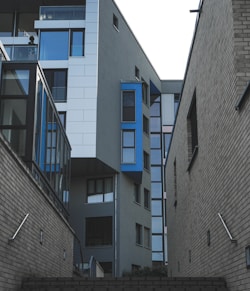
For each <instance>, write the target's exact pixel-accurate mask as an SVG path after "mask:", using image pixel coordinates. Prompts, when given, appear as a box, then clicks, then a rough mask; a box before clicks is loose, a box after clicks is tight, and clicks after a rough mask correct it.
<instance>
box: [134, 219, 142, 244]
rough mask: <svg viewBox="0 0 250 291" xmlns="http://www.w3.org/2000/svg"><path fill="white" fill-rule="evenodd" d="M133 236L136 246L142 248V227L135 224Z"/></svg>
mask: <svg viewBox="0 0 250 291" xmlns="http://www.w3.org/2000/svg"><path fill="white" fill-rule="evenodd" d="M135 234H136V235H135V242H136V245H137V246H143V237H142V225H141V224H139V223H136V224H135Z"/></svg>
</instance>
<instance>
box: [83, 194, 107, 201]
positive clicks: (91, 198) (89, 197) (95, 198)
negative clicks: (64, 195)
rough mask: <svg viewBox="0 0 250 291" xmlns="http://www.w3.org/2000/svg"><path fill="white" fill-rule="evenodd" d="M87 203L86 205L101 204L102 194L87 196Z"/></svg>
mask: <svg viewBox="0 0 250 291" xmlns="http://www.w3.org/2000/svg"><path fill="white" fill-rule="evenodd" d="M87 202H88V203H102V202H103V195H102V194H95V195H89V196H88V200H87Z"/></svg>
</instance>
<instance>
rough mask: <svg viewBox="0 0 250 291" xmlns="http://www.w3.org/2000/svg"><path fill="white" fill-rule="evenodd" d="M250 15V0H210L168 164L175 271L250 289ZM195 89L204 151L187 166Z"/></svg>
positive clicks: (171, 258)
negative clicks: (248, 257)
mask: <svg viewBox="0 0 250 291" xmlns="http://www.w3.org/2000/svg"><path fill="white" fill-rule="evenodd" d="M249 13H250V2H249V1H239V0H233V1H228V0H220V1H218V0H205V1H204V3H203V10H202V13H201V15H200V21H199V25H198V28H197V33H196V38H195V42H194V46H193V50H192V55H191V59H190V63H189V67H188V70H187V75H186V80H185V83H184V88H183V94H182V100H181V104H180V107H179V113H178V118H177V122H176V125H175V130H174V136H173V140H172V145H171V149H170V153H169V159H168V161H167V168H166V179H167V181H166V185H167V201H168V211H167V213H168V217H167V220H168V238H169V241H168V248H169V273H170V275H173V276H222V277H225V278H226V280H227V283H228V286H229V289H230V290H237V291H241V290H249V289H250V270H249V269H247V268H246V261H245V247H246V246H247V245H249V244H250V218H249V214H250V179H249V170H250V163H249V154H250V152H249V142H250V135H249V128H250V115H249V106H250V104H249V99H247V100H246V102H245V104H244V106H243V107H242V108H241V110H240V111H236V110H235V105H236V104H237V102H238V100H239V98H240V97H241V95H242V94H243V92H244V90H245V88H246V85H247V83H248V81H249V79H250V71H249V67H250V62H249V60H250V53H249V50H250V45H249V44H250V38H249V37H250V17H249ZM195 89H196V102H197V120H198V121H197V124H198V146H199V149H198V153H197V155H196V157H195V160H194V162H193V164H192V166H191V169H190V171H189V172H188V171H187V168H188V166H189V159H188V157H189V156H188V135H187V132H188V130H187V115H188V110H189V108H190V104H191V100H192V97H193V93H194V91H195ZM175 159H176V166H177V169H176V174H177V207H175V206H174V200H175V197H174V160H175ZM218 213H221V214H222V216H223V217H224V219H225V220H226V222H227V225H228V228H229V229H230V231H231V233H232V235H233V237H234V238H235V239H236V240H237V244H235V243H232V242H231V241H230V239H229V237H228V236H227V233H226V231H225V229H224V227H223V225H222V223H221V221H220V219H219V217H218ZM208 231H210V235H211V241H210V245H208V243H207V233H208Z"/></svg>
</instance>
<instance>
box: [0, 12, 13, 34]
mask: <svg viewBox="0 0 250 291" xmlns="http://www.w3.org/2000/svg"><path fill="white" fill-rule="evenodd" d="M13 30H14V15H13V14H12V13H0V36H12V35H13Z"/></svg>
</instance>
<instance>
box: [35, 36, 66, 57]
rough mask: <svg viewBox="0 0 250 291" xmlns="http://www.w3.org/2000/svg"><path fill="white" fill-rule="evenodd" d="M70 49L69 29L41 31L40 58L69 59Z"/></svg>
mask: <svg viewBox="0 0 250 291" xmlns="http://www.w3.org/2000/svg"><path fill="white" fill-rule="evenodd" d="M58 48H60V49H58ZM68 49H69V32H68V31H41V35H40V60H67V59H68V56H69V51H68Z"/></svg>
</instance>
